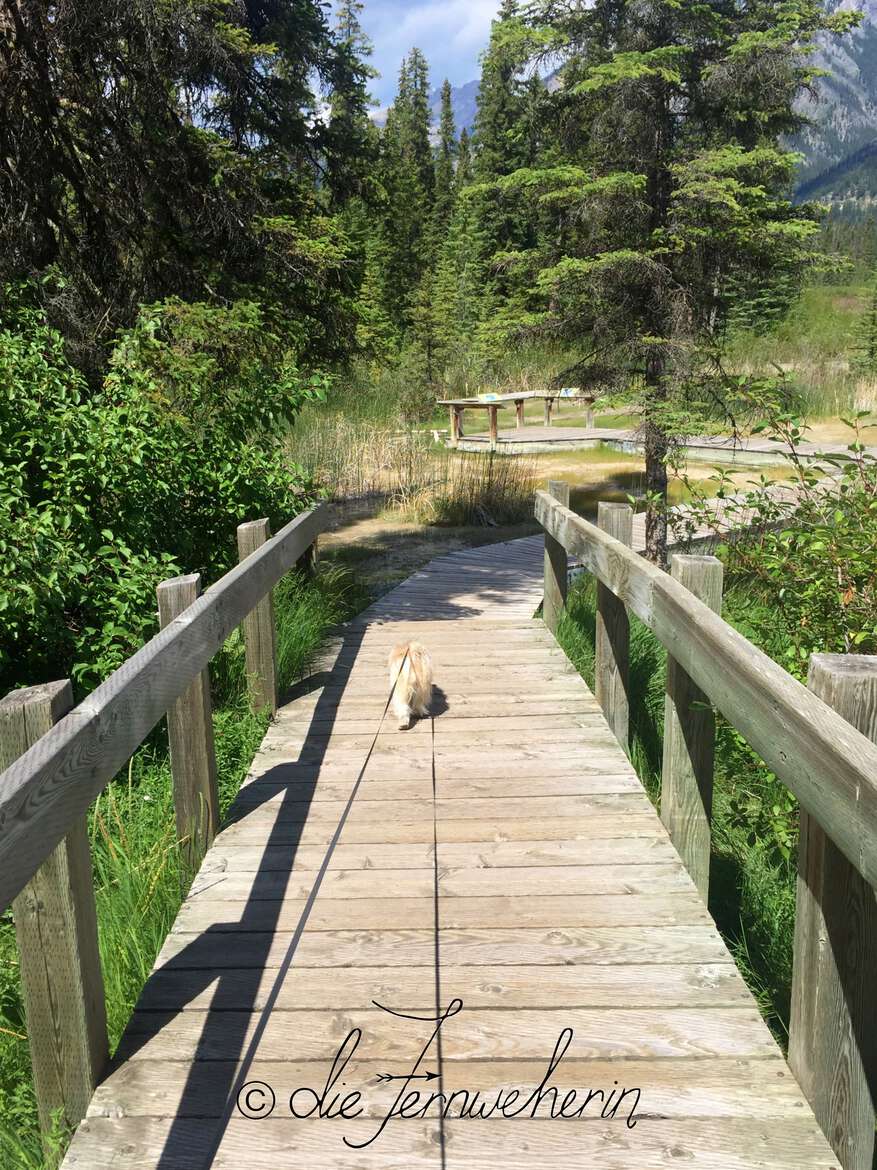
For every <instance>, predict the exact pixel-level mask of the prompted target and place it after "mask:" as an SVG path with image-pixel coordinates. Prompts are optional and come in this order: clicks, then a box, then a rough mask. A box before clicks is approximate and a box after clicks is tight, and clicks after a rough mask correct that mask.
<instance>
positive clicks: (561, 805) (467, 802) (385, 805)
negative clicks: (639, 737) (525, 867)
mask: <svg viewBox="0 0 877 1170" xmlns="http://www.w3.org/2000/svg"><path fill="white" fill-rule="evenodd" d="M259 788H260V785H259V784H249V785H247V787H246V788H245V789H241V793H240V796H239V797H238V800H237V802H236V804H235V808H234V810H233V812H234V814H238V813H241V812H244V811H245V810H247V809H249V808H253V807H255V808H256V809H258V810H261V811H262V812H264V813H265V814H266V815H269V816H270V815H272V814H273V815H277V816H282V818H283V819H284V820H285V821H286V822H287V823H292V822H296V821H297V822H300V823H302V824H304V823H305V822H306V821H307V823H308V824H317V823H319V822H320V821H326V822H329V823H332V824H335V823H337V822H338V821H339V820H340V818H341V817H342V816H343V815H344V813H345V811H346V808H347V805H346V802H344V801H335V800H318V801H310V800H296V799H294V796H295V794H294V793H293V794H292V796H290V794H289V793H288V792H287V790H286V789H285V788H283V787H282V786H281V787H280V788H279V789H276V790H275V789H274V788H273V787H272V786H269V785H266V786H265V789H267V791H262V792H260V791H259ZM648 807H649V806H648V798H647V797H646V796H645V795H644V794H643V793H642V792H594V793H589V794H587V795H582V796H531V797H519V798H517V799H513V800H504V799H503V798H502V797H483V798H475V797H472V798H463V799H455V798H450V799H443V798H440V799H439V800H438V801H437V802H436V807H435V814H436V815H437V817H438V818H439V822H441V821H444V820H451V821H454V820H474V821H483V820H490V822H491V823H492V824H494V825H495V824H496V823H497V822H505V821H507V820H517V819H526V820H529V819H530V818H531V817H538V818H542V817H557V818H565V817H573V818H574V817H583V816H586V815H588V814H596V815H599V814H601V813H605V812H609V813H616V814H617V813H623V812H625V811H630V812H643V813H646V812H647V811H648ZM388 817H392V818H393V820H394V822H395V824H396V825H397V826H401V825H404V824H420V823H421V822H423V821H428V822H429V823H430V824H431V823H432V820H433V808H432V805H431V804H430V803H428V802H427V801H426V800H423V801H419V802H418V801H406V802H402V803H400V802H398V801H395V800H363V801H360V800H357V801H356V802H355V803H354V805H353V807H352V808H351V809H350V812H349V813H348V814H347V819H346V822H345V823H346V825H347V826H361V825H367V824H377V825H380V824H386V821H387V818H388Z"/></svg>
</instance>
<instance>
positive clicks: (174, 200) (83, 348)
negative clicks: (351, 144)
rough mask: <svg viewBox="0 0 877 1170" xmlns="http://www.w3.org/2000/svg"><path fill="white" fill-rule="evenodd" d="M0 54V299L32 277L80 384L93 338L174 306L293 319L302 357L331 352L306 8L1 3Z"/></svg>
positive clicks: (328, 265) (331, 275)
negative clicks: (228, 308) (148, 310)
mask: <svg viewBox="0 0 877 1170" xmlns="http://www.w3.org/2000/svg"><path fill="white" fill-rule="evenodd" d="M0 45H2V58H0V59H2V62H3V64H2V66H0V287H2V286H4V285H7V284H9V285H14V284H16V283H18V282H20V281H22V280H24V279H28V278H31V279H32V281H33V289H34V295H35V296H37V297H39V298H40V300H41V301H42V303H43V305H44V306H45V307H46V309H47V311H48V313H49V315H50V318H51V320H52V322H53V324H55V325H57V326H58V327H59V328H60V329H61V330H62V331H63V333H64V336H65V338H66V340H67V342H68V345H69V347H70V349H69V352H70V353H71V356H72V357H73V358H74V360H75V361H76V362H77V364H78V365H80V366H81V368H83V369H85V370H86V371H87V372H88V373H89V375H90V376H91V377H92V379H93V380H94V381H97V380H99V378H100V375H101V372H102V370H103V368H104V367H105V363H106V358H107V353H108V346H107V342H108V339H109V338H110V337H111V336H112V335H113V334H114V333H115V332H116V331H117V330H118V329H119V328H120V327H122V326H125V325H129V324H131V323H132V322H133V320H134V319H135V317H136V315H137V313H138V310H139V306H140V305H141V304H143V303H145V302H146V303H148V302H152V301H156V300H159V299H161V298H163V297H168V296H172V295H176V296H180V297H182V298H185V299H188V300H197V299H199V298H200V299H205V300H214V299H218V300H220V301H222V302H223V303H227V302H228V301H229V300H233V299H235V298H236V297H238V296H241V295H243V296H246V297H248V298H251V299H252V298H254V297H255V298H257V299H259V300H260V301H262V303H264V304H266V305H270V306H271V308H272V311H274V310H275V309H276V310H277V312H276V316H275V319H276V320H282V319H283V318H286V319H287V320H288V319H289V318H290V317H292V316H296V315H300V316H301V318H302V320H305V319H308V318H309V319H310V321H309V324H308V325H307V326H305V327H304V328H302V327H301V326H299V327H298V332H299V334H300V335H302V336H304V337H307V338H309V339H310V342H309V344H310V348H311V350H312V351H313V350H314V349H315V348H319V349H320V350H323V351H324V352H325V351H327V350H328V351H332V352H334V351H335V350H336V349H337V347H338V345H339V344H340V343H343V338H342V337H341V336H340V335H339V330H338V328H337V325H338V322H339V320H340V319H341V318H343V317H345V312H344V309H343V307H342V306H341V304H340V303H339V301H340V300H344V299H347V298H349V297H350V294H351V292H352V289H351V288H350V286H349V284H348V280H349V272H350V269H349V266H348V264H347V256H346V255H345V247H344V241H343V240H342V239H341V237H340V235H339V233H338V230H337V228H338V225H337V224H333V223H331V222H329V221H327V220H326V218H325V215H324V208H323V207H321V205H320V195H321V193H320V192H318V190H317V184H316V176H317V171H318V167H319V162H320V160H321V159H322V158H324V157H325V155H326V150H327V142H326V126H325V124H324V122H323V120H322V119H320V118H319V117H318V116H317V101H316V97H315V93H314V85H315V83H316V84H319V85H323V86H327V85H331V83H332V79H333V76H334V75H335V74H336V72H337V71H338V70H339V69H340V65H339V58H338V48H337V46H336V45H335V43H334V42H333V40H332V37H331V35H330V30H329V28H328V27H327V24H326V20H325V15H324V12H323V7H322V5H321V4H320V3H319V2H318V0H260V3H258V4H249V3H247V4H226V3H220V4H218V3H216V2H215V0H141V2H138V3H135V4H132V3H129V2H125V0H102V2H101V3H94V2H93V0H66V2H65V3H64V4H61V5H49V4H45V3H29V4H22V3H17V4H11V3H5V4H4V5H3V9H2V15H0ZM345 149H346V148H345ZM338 161H339V162H340V161H341V160H340V158H339V159H338ZM56 278H57V279H56ZM315 286H316V287H315ZM317 288H319V293H318V291H317ZM346 329H347V325H346V324H345V325H344V326H343V328H342V329H341V330H340V334H344V332H345V330H346Z"/></svg>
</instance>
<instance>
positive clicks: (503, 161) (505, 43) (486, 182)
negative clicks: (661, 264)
mask: <svg viewBox="0 0 877 1170" xmlns="http://www.w3.org/2000/svg"><path fill="white" fill-rule="evenodd" d="M518 7H519V6H518V4H517V2H516V0H503V3H502V5H501V6H500V10H499V13H498V16H497V18H496V19H495V20H494V21H493V23H492V25H491V34H490V44H489V46H488V49H487V52H486V53H485V54H484V57H483V59H482V69H481V86H480V90H479V95H478V110H477V114H476V118H475V131H474V138H473V143H474V148H475V152H474V159H473V170H474V180H475V184H476V185H475V187H473V189H472V191H471V193H470V195H469V198H471V199H473V200H474V201H475V203H476V212H475V222H476V223H477V230H476V231H475V233H474V235H473V236H472V238H471V244H472V247H473V249H474V253H473V256H464V257H461V259H462V260H463V263H464V264H465V265H466V268H467V269H469V270H470V272H471V270H472V268H473V263H474V265H475V266H476V270H477V272H478V275H477V278H476V279H475V281H474V283H475V284H476V285H477V288H478V291H477V301H476V305H477V309H476V315H477V317H478V318H479V319H480V320H483V321H484V323H485V328H484V329H483V330H481V334H480V341H479V350H480V351H481V352H482V356H484V357H485V358H488V357H489V356H490V354H491V352H492V350H493V349H494V342H493V335H494V333H495V332H496V330H497V327H498V325H499V324H500V322H501V320H502V319H503V318H504V317H508V316H509V315H518V314H519V313H520V312H522V311H523V309H524V307H525V299H522V297H521V295H520V294H521V287H522V286H521V281H520V280H519V279H518V274H517V272H516V271H515V270H514V269H512V268H510V267H509V266H508V265H506V264H505V263H503V261H502V259H501V258H502V257H504V256H506V255H508V254H509V253H514V252H517V251H519V250H520V249H522V248H524V247H527V246H529V245H530V244H531V243H532V227H531V221H532V216H531V214H530V211H529V209H527V208H526V207H525V206H523V205H522V204H521V202H520V201H519V200H517V199H516V198H515V197H514V196H513V195H509V194H508V193H507V192H505V191H503V190H502V189H500V188H498V187H497V186H496V180H497V179H500V178H502V177H504V176H507V175H510V174H512V173H513V172H514V171H516V170H518V169H519V168H520V167H523V166H526V165H529V164H530V163H532V161H534V160H532V159H531V158H530V154H529V145H530V141H531V137H532V135H531V134H530V133H529V132H528V124H527V117H528V113H529V110H530V104H531V103H530V102H529V100H528V94H529V88H528V86H526V85H525V84H524V83H522V81H521V59H520V52H519V51H518V50H517V48H516V46H515V41H514V39H513V38H510V37H509V33H510V31H512V30H516V29H517V28H518V22H517V20H516V17H517V12H518ZM536 85H537V86H540V82H539V81H538V78H537V79H536ZM540 87H541V86H540ZM479 184H480V187H479ZM467 226H468V227H469V228H470V229H471V227H472V226H473V225H472V223H471V222H470V223H469V224H468V225H467ZM461 276H462V274H461ZM465 283H467V284H468V283H469V279H468V277H467V279H466V281H465Z"/></svg>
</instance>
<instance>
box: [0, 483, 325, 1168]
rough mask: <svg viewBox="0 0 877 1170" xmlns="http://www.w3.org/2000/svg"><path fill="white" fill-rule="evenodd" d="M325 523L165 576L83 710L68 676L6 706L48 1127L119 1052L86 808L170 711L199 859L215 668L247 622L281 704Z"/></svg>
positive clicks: (302, 524) (209, 782) (24, 968)
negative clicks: (148, 618) (281, 624)
mask: <svg viewBox="0 0 877 1170" xmlns="http://www.w3.org/2000/svg"><path fill="white" fill-rule="evenodd" d="M326 519H327V512H326V507H325V505H318V506H316V507H314V508H311V509H310V510H308V511H307V512H304V513H303V514H302V515H300V516H298V517H296V519H295V520H293V521H292V522H291V523H289V524H287V525H286V527H285V528H283V529H282V531H281V532H279V533H278V534H277V536H275V537H272V536H271V534H270V530H269V528H268V522H267V521H265V520H260V521H256V522H254V523H250V524H243V525H241V526H240V528H239V529H238V547H239V554H240V557H241V560H240V563H239V564H238V565H236V566H235V568H233V569H232V570H231V571H230V572H228V573H226V575H225V576H224V577H223V578H222V579H221V580H219V581H217V582H216V584H214V585H211V586H210V587H209V588H208V589H206V590H205V591H204V592H203V593H201V592H200V578H199V577H198V576H190V577H179V578H174V579H173V580H171V581H165V582H162V583H161V584H160V585H159V587H158V608H159V619H160V626H161V630H160V632H159V633H158V634H156V636H155V637H154V638H152V639H151V640H150V641H149V642H147V644H146V645H145V646H143V648H142V649H141V650H139V651H138V652H137V653H136V654H134V655H133V656H132V657H131V658H129V659H128V660H127V661H126V662H124V663H123V664H122V666H120V667H119V669H118V670H116V671H115V672H114V673H113V674H112V675H110V677H109V678H108V679H107V680H106V681H105V682H104V683H102V684H101V685H100V686H98V687H97V688H96V689H95V690H94V691H92V693H91V694H90V695H89V696H88V697H87V698H86V699H85V700H84V701H83V702H82V703H80V704H79V706H77V707H74V708H73V709H72V710H71V706H72V697H71V695H72V692H71V688H70V684H69V683H68V682H66V681H65V682H59V683H49V684H46V685H43V686H38V687H31V688H28V689H26V690H17V691H12V692H11V693H10V694H8V695H7V696H6V698H5V699H3V700H2V701H0V767H2V766H5V767H6V770H5V771H4V772H3V773H2V774H0V908H3V907H6V906H9V905H10V904H12V905H13V912H14V917H15V923H16V934H17V939H18V945H19V952H20V956H21V975H22V986H23V994H24V1000H25V1009H26V1013H27V1030H28V1039H29V1042H30V1047H31V1058H32V1064H33V1072H34V1082H35V1087H36V1092H37V1099H38V1105H39V1111H40V1121H41V1125H42V1128H43V1132H44V1133H48V1131H49V1129H50V1128H51V1126H52V1124H53V1115H55V1114H57V1113H58V1111H60V1112H61V1114H62V1115H63V1118H64V1120H65V1121H66V1123H67V1124H68V1125H69V1126H71V1127H72V1126H75V1125H76V1124H77V1123H78V1122H79V1121H80V1120H81V1118H82V1117H83V1116H84V1113H85V1109H86V1107H87V1105H88V1102H89V1100H90V1098H91V1094H92V1092H93V1090H94V1087H95V1085H96V1083H97V1080H98V1079H99V1077H100V1075H101V1072H102V1069H103V1067H104V1066H105V1064H106V1059H107V1033H106V1008H105V1004H104V995H103V981H102V975H101V966H100V957H99V953H98V940H97V927H96V915H95V905H94V890H93V884H92V871H91V858H90V853H89V844H88V833H87V828H86V814H87V812H88V809H89V807H90V805H91V804H92V802H93V801H94V800H95V799H96V797H97V796H98V795H99V794H100V793H101V792H102V791H103V789H104V788H105V787H106V785H107V784H108V782H109V781H110V780H111V779H112V778H113V777H114V776H115V775H116V774H117V773H118V771H119V769H120V768H121V767H122V766H123V765H124V764H125V762H126V761H127V760H128V759H130V757H131V756H132V755H133V754H134V752H135V751H136V750H137V748H138V747H139V746H140V744H141V743H142V742H143V740H144V739H145V738H146V736H147V735H148V734H149V732H150V731H151V730H152V729H153V728H154V727H155V725H156V724H157V723H158V722H159V720H160V719H161V718H162V717H163V716H164V715H167V716H168V732H169V740H170V748H171V768H172V771H173V779H174V803H175V807H176V821H177V835H178V838H179V840H180V842H181V843H182V845H183V847H184V850H185V853H186V856H187V859H188V862H189V864H190V865H191V866H192V867H193V868H194V867H196V866H197V865H198V864H199V863H200V860H201V858H202V857H203V855H204V852H205V851H206V849H207V847H208V846H209V844H210V842H211V841H212V839H213V836H214V834H215V832H216V829H217V825H218V817H219V809H218V801H217V795H216V761H215V756H214V746H213V724H212V715H211V703H210V684H209V678H208V676H207V666H208V664H209V662H210V660H211V659H212V658H213V656H214V655H215V654H216V652H217V651H218V650H219V649H220V648H221V647H222V645H223V643H224V642H225V640H226V639H227V638H228V637H229V635H230V634H231V633H232V632H233V631H234V630H235V629H237V628H238V627H239V626H241V625H243V627H244V636H245V639H246V656H247V681H248V686H249V691H250V702H251V705H252V706H253V708H254V709H264V710H268V711H269V712H271V713H273V712H274V711H275V710H276V705H277V682H276V662H275V645H274V611H273V603H272V600H271V591H272V590H273V588H274V586H275V585H276V584H277V583H278V581H279V580H280V579H281V578H282V577H283V576H284V575H285V574H286V573H288V572H289V571H290V570H291V569H292V568H294V567H295V566H296V564H298V563H302V565H303V566H304V567H305V568H306V569H307V570H310V569H311V568H312V566H313V557H314V546H315V542H316V540H317V537H318V535H319V534H320V532H321V531H322V530H323V529H324V528H325V526H326ZM49 1152H51V1151H50V1150H49Z"/></svg>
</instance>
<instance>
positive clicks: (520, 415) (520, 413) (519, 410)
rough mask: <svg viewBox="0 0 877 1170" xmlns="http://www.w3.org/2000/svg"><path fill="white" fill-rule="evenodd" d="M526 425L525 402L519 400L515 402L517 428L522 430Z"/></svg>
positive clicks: (521, 399)
mask: <svg viewBox="0 0 877 1170" xmlns="http://www.w3.org/2000/svg"><path fill="white" fill-rule="evenodd" d="M523 425H524V400H523V398H519V399H518V400H517V402H515V428H516V430H520V429H521V428H522V427H523Z"/></svg>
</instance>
